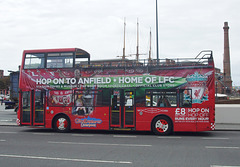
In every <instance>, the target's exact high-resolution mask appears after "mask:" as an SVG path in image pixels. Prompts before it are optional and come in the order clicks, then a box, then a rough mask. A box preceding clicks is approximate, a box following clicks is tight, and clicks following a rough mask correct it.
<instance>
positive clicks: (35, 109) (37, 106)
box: [20, 91, 45, 125]
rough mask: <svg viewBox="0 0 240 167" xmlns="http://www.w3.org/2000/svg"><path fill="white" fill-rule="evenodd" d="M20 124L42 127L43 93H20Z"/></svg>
mask: <svg viewBox="0 0 240 167" xmlns="http://www.w3.org/2000/svg"><path fill="white" fill-rule="evenodd" d="M21 97H22V105H21V106H22V108H21V109H20V111H21V113H20V114H21V124H22V125H44V108H45V107H44V104H45V92H41V91H35V92H34V91H26V92H22V95H21Z"/></svg>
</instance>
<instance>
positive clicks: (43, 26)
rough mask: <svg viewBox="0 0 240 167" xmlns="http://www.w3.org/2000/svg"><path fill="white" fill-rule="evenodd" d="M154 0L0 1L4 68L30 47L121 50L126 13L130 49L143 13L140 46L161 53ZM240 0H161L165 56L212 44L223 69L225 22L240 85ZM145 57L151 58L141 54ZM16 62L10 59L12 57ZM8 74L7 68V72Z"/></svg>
mask: <svg viewBox="0 0 240 167" xmlns="http://www.w3.org/2000/svg"><path fill="white" fill-rule="evenodd" d="M155 2H156V1H155V0H141V1H138V0H131V1H129V0H114V1H111V0H81V1H76V0H68V1H64V0H51V1H49V0H34V1H33V0H21V1H16V0H5V1H0V5H1V8H0V27H1V31H0V36H1V39H0V54H1V56H0V62H1V64H0V65H1V66H0V68H1V69H4V70H5V71H7V70H17V68H18V65H20V62H21V54H22V51H23V50H25V49H39V48H67V47H79V48H82V49H85V50H87V51H88V52H89V53H90V54H91V57H92V59H104V58H106V59H107V58H116V56H119V55H122V48H123V20H124V17H126V22H127V27H126V40H127V41H126V42H127V44H126V54H132V53H135V52H136V22H137V18H138V19H139V25H140V26H139V29H140V52H141V53H148V50H149V43H150V41H149V31H150V28H151V30H152V49H153V50H152V54H153V56H155V55H156V51H155V50H156V44H155V43H156V42H155V41H156V37H155V27H156V24H155V8H156V7H155ZM239 10H240V1H239V0H228V1H219V0H201V1H192V0H170V1H158V11H159V43H160V58H174V57H195V56H196V55H197V54H198V53H199V52H200V51H201V50H204V49H208V50H213V53H214V60H215V64H216V66H217V67H218V68H221V69H222V61H223V23H224V22H225V21H228V22H229V26H230V30H229V31H230V54H231V55H230V57H231V63H232V78H233V80H234V84H238V85H240V76H239V74H238V73H237V71H238V70H237V68H238V64H239V63H240V62H239V61H240V60H239V59H238V55H239V54H240V48H239V47H238V45H239V36H240V34H239V29H240V22H239V19H238V12H239ZM141 58H147V55H146V56H144V55H143V56H141ZM9 62H11V63H9ZM5 74H6V73H5Z"/></svg>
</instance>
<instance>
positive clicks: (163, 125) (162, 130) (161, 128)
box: [152, 116, 172, 135]
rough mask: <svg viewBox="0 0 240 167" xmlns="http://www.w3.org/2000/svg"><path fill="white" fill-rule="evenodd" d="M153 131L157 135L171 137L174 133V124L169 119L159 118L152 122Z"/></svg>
mask: <svg viewBox="0 0 240 167" xmlns="http://www.w3.org/2000/svg"><path fill="white" fill-rule="evenodd" d="M152 131H153V132H154V133H155V134H156V135H169V134H170V133H172V122H171V120H170V119H169V118H168V117H165V116H158V117H156V118H154V120H153V122H152Z"/></svg>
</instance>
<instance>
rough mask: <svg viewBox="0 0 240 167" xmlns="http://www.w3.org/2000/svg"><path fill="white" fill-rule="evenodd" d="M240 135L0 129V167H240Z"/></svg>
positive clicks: (229, 132) (233, 133) (11, 127)
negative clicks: (164, 135)
mask: <svg viewBox="0 0 240 167" xmlns="http://www.w3.org/2000/svg"><path fill="white" fill-rule="evenodd" d="M239 141H240V131H211V132H198V133H175V134H174V135H172V136H167V137H161V136H155V135H153V134H152V133H150V132H136V133H132V132H131V133H128V132H105V131H80V130H76V131H73V132H71V133H65V134H63V133H56V132H54V131H52V130H46V129H40V128H29V127H18V126H0V166H1V167H11V166H18V167H26V166H42V167H48V166H49V167H54V166H56V167H66V166H69V167H75V166H76V167H79V166H84V167H99V166H104V167H113V166H114V167H115V166H117V167H161V166H162V167H171V166H173V167H176V166H177V167H221V166H240V142H239Z"/></svg>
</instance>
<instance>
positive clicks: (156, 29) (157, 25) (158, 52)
mask: <svg viewBox="0 0 240 167" xmlns="http://www.w3.org/2000/svg"><path fill="white" fill-rule="evenodd" d="M156 40H157V65H159V51H158V5H157V0H156Z"/></svg>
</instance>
